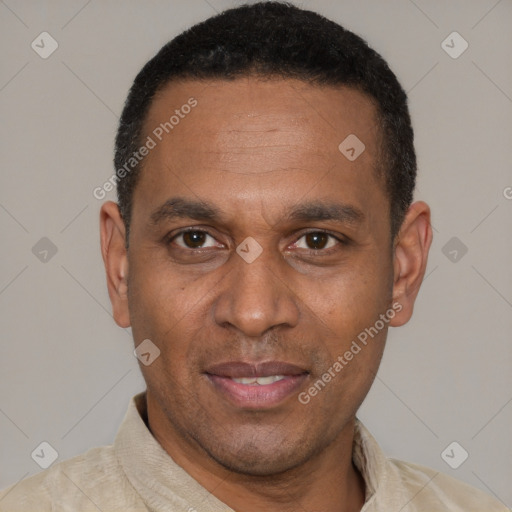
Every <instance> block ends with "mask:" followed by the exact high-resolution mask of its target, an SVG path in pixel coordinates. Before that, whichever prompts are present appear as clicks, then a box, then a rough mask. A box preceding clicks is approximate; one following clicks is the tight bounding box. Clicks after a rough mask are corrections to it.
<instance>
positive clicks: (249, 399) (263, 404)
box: [207, 373, 307, 409]
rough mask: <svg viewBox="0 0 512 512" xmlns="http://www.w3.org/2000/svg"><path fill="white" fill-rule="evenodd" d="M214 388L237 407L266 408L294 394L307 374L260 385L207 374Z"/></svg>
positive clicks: (290, 376)
mask: <svg viewBox="0 0 512 512" xmlns="http://www.w3.org/2000/svg"><path fill="white" fill-rule="evenodd" d="M207 377H208V378H209V380H210V382H212V383H213V385H214V387H215V389H216V390H217V391H220V392H221V393H222V395H223V396H224V397H225V398H227V399H228V400H229V401H230V402H232V403H233V404H234V405H236V406H237V407H241V408H244V409H266V408H270V407H273V406H276V405H278V404H280V403H281V402H282V401H283V400H285V399H286V398H288V397H289V396H290V395H293V394H295V393H296V392H297V391H298V390H299V389H300V387H301V386H302V384H303V382H304V381H305V379H306V377H307V374H306V373H303V374H301V375H289V376H287V377H285V378H284V379H281V380H278V381H277V382H273V383H272V384H267V385H265V386H260V385H259V384H240V383H238V382H235V381H234V380H233V379H230V378H229V377H220V376H218V375H211V374H208V375H207Z"/></svg>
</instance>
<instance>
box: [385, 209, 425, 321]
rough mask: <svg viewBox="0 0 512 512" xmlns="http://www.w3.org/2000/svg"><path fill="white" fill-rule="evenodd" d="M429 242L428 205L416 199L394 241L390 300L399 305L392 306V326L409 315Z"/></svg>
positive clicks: (423, 270)
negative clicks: (394, 312) (393, 314)
mask: <svg viewBox="0 0 512 512" xmlns="http://www.w3.org/2000/svg"><path fill="white" fill-rule="evenodd" d="M431 242H432V227H431V225H430V208H429V206H428V205H427V204H426V203H424V202H423V201H417V202H415V203H413V204H412V205H411V206H410V208H409V210H407V213H406V216H405V219H404V221H403V223H402V227H401V228H400V231H399V233H398V236H397V238H396V240H395V249H394V256H393V269H394V281H393V303H398V304H400V305H401V309H400V308H399V307H397V308H396V311H397V314H396V315H395V317H394V318H393V319H392V320H391V321H390V325H392V326H393V327H398V326H400V325H404V324H405V323H407V322H408V321H409V319H410V318H411V316H412V312H413V309H414V301H415V300H416V297H417V295H418V292H419V290H420V286H421V283H422V281H423V276H424V275H425V269H426V268H427V258H428V251H429V249H430V244H431Z"/></svg>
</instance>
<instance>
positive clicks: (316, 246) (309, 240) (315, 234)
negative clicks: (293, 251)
mask: <svg viewBox="0 0 512 512" xmlns="http://www.w3.org/2000/svg"><path fill="white" fill-rule="evenodd" d="M329 239H331V240H329ZM301 240H304V242H305V243H301ZM336 242H337V240H336V238H335V237H334V236H333V235H330V234H329V233H324V232H323V231H312V232H310V233H306V234H305V235H302V236H301V237H300V238H299V240H298V241H297V242H296V243H295V246H296V247H298V248H300V249H310V250H321V249H330V248H331V247H334V246H335V245H336Z"/></svg>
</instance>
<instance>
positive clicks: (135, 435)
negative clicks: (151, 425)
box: [114, 392, 401, 512]
mask: <svg viewBox="0 0 512 512" xmlns="http://www.w3.org/2000/svg"><path fill="white" fill-rule="evenodd" d="M114 450H115V453H116V456H117V458H118V460H119V463H120V464H121V466H122V468H123V470H124V472H125V474H126V476H127V478H128V480H129V481H130V483H131V485H132V486H133V487H134V489H135V490H136V491H137V493H138V494H139V495H140V496H141V498H142V499H143V500H144V502H145V504H146V506H148V507H150V508H149V509H150V510H151V511H152V512H164V511H168V510H170V505H174V506H175V507H176V508H177V509H178V510H184V511H189V512H194V511H201V512H233V511H232V509H230V508H229V507H227V505H226V504H224V503H222V502H221V501H220V500H218V499H217V498H215V496H213V495H212V494H211V493H210V492H208V491H207V490H206V489H205V488H204V487H203V486H202V485H200V484H199V483H198V482H197V481H196V480H194V479H193V478H192V477H191V476H190V475H189V474H188V473H187V472H186V471H185V470H184V469H183V468H181V467H180V466H178V465H177V464H176V463H175V462H174V460H173V459H172V458H171V457H170V456H169V454H168V453H167V452H166V451H165V450H164V449H163V448H162V446H161V445H160V443H158V441H157V440H156V439H155V438H154V437H153V435H152V434H151V432H150V430H149V429H148V427H147V409H146V393H145V392H142V393H139V394H138V395H135V396H134V397H133V398H132V399H131V401H130V404H129V406H128V411H127V413H126V416H125V418H124V420H123V422H122V424H121V426H120V428H119V431H118V433H117V436H116V438H115V441H114ZM352 459H353V462H354V464H355V466H356V467H357V469H358V470H359V471H360V473H361V475H362V476H363V479H364V481H365V486H366V497H365V505H364V506H363V508H362V510H361V512H370V511H372V510H374V506H376V502H377V500H378V499H379V498H378V496H383V495H384V496H386V499H389V498H391V500H392V501H394V499H393V495H394V494H395V493H397V492H398V491H399V489H400V483H399V482H398V479H397V478H396V475H394V472H393V468H392V467H391V464H390V462H389V460H388V459H387V458H386V456H385V455H384V453H383V452H382V450H381V448H380V447H379V445H378V444H377V441H376V440H375V439H374V438H373V436H372V435H371V434H370V432H369V431H368V430H367V429H366V428H365V426H364V425H363V424H362V423H361V421H360V420H359V419H357V418H356V422H355V431H354V442H353V447H352ZM394 476H395V480H396V481H395V482H392V481H390V480H391V479H393V477H394ZM399 494H401V493H399ZM399 498H400V496H398V495H396V496H395V499H397V500H398V499H399Z"/></svg>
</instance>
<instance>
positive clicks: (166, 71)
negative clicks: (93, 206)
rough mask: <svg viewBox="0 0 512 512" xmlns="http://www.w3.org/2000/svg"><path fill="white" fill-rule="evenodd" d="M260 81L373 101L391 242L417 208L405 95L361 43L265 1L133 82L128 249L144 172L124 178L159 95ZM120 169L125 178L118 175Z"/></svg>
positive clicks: (118, 149)
mask: <svg viewBox="0 0 512 512" xmlns="http://www.w3.org/2000/svg"><path fill="white" fill-rule="evenodd" d="M256 75H260V76H268V77H273V76H275V77H284V78H295V79H299V80H302V81H304V82H307V83H310V84H318V85H330V86H348V87H352V88H354V89H356V90H358V91H360V92H362V93H364V94H365V95H366V96H368V98H369V99H370V100H371V101H372V103H373V104H374V105H375V107H376V110H377V115H378V122H379V125H380V130H381V139H382V148H381V153H382V154H381V156H380V158H379V167H380V168H379V170H378V171H379V174H381V175H382V176H383V177H384V180H383V181H384V184H385V188H386V193H387V195H388V198H389V214H390V220H391V226H390V230H391V238H392V239H394V238H395V235H396V234H397V233H398V231H399V229H400V226H401V224H402V222H403V220H404V216H405V213H406V212H407V209H408V208H409V206H410V204H411V202H412V198H413V192H414V187H415V181H416V154H415V150H414V134H413V129H412V126H411V119H410V116H409V110H408V106H407V95H406V93H405V91H404V90H403V88H402V86H401V85H400V83H399V82H398V80H397V78H396V76H395V74H394V73H393V72H392V71H391V70H390V68H389V66H388V65H387V63H386V61H385V60H384V59H383V58H382V57H381V56H380V55H379V54H378V53H377V52H375V51H374V50H373V49H371V48H370V47H369V46H368V44H367V43H366V42H365V41H364V40H363V39H362V38H361V37H359V36H357V35H356V34H354V33H352V32H350V31H349V30H347V29H345V28H343V27H342V26H340V25H339V24H337V23H335V22H333V21H331V20H328V19H327V18H325V17H323V16H321V15H320V14H318V13H315V12H312V11H308V10H304V9H301V8H298V7H296V6H294V5H292V4H290V3H288V2H270V1H268V2H259V3H256V4H252V5H242V6H239V7H236V8H232V9H228V10H226V11H223V12H221V13H220V14H218V15H216V16H214V17H211V18H209V19H207V20H205V21H203V22H201V23H198V24H197V25H194V26H193V27H191V28H190V29H188V30H186V31H185V32H183V33H181V34H180V35H178V36H177V37H175V38H174V39H172V40H171V41H170V42H169V43H167V44H165V45H164V46H163V47H162V48H161V49H160V51H159V52H158V53H157V54H156V55H155V57H153V58H152V59H151V60H150V61H148V62H147V63H146V65H145V66H144V67H143V68H142V70H141V71H140V72H139V74H138V75H137V76H136V78H135V80H134V82H133V85H132V87H131V89H130V92H129V94H128V97H127V99H126V103H125V105H124V109H123V112H122V115H121V119H120V123H119V129H118V132H117V137H116V144H115V157H114V165H115V168H116V169H117V171H116V177H117V194H118V204H119V209H120V212H121V216H122V218H123V220H124V223H125V226H126V245H127V246H128V236H129V224H130V217H131V210H132V198H133V193H134V189H135V186H136V184H137V178H138V175H139V174H140V170H141V164H134V167H133V169H131V170H130V172H126V162H128V161H130V158H131V157H132V156H133V155H134V154H135V153H136V152H137V150H138V149H139V148H140V147H141V145H142V137H143V136H144V133H143V126H144V122H145V119H146V116H147V113H148V110H149V108H150V106H151V102H152V100H153V98H154V96H155V94H156V93H157V92H159V91H160V90H161V89H162V88H163V87H164V86H165V85H167V84H168V83H169V82H171V81H173V80H176V81H178V80H182V79H196V80H208V79H220V80H234V79H236V78H240V77H246V76H256ZM340 142H341V141H340ZM132 161H133V158H132ZM142 163H143V160H142ZM123 166H125V171H124V172H122V173H120V170H121V169H122V168H123Z"/></svg>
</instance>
